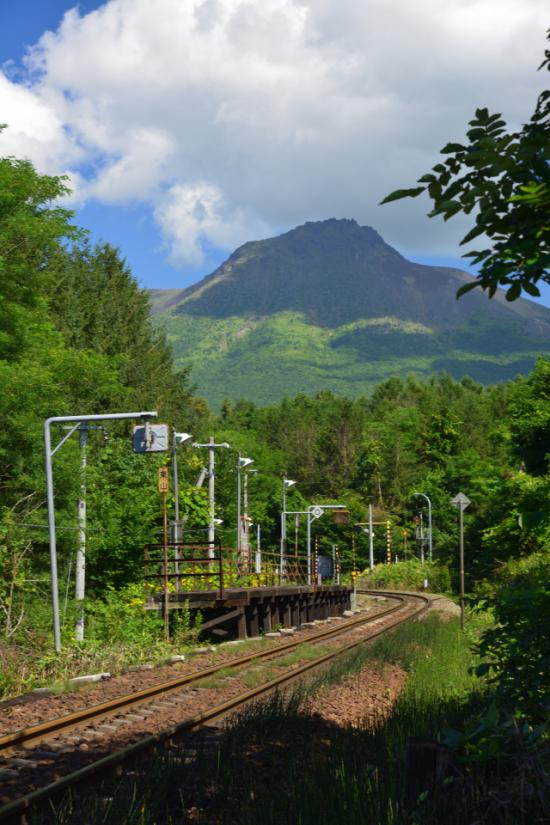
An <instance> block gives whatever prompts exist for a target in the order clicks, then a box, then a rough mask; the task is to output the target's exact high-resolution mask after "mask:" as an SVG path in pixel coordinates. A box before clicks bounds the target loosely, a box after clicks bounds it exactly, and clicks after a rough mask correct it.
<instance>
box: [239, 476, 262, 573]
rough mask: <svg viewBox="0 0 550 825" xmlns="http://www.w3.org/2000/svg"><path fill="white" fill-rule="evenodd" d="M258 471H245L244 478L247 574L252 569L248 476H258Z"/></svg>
mask: <svg viewBox="0 0 550 825" xmlns="http://www.w3.org/2000/svg"><path fill="white" fill-rule="evenodd" d="M257 473H258V471H257V470H245V471H244V478H243V517H242V521H243V525H244V530H243V531H241V532H244V533H245V537H246V546H245V553H246V567H247V572H248V568H249V567H250V526H251V524H252V521H251V520H250V519H249V517H248V476H249V475H257Z"/></svg>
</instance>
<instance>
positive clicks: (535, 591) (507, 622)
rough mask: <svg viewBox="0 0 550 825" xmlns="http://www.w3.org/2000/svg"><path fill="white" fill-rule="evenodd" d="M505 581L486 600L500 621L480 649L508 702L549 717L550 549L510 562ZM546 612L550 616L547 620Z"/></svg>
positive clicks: (483, 669)
mask: <svg viewBox="0 0 550 825" xmlns="http://www.w3.org/2000/svg"><path fill="white" fill-rule="evenodd" d="M499 577H500V581H501V584H500V586H499V587H498V588H497V589H496V590H495V592H494V595H492V596H490V597H489V598H488V599H487V602H486V605H484V606H487V607H489V608H491V610H492V612H493V615H494V619H495V624H494V626H493V627H490V628H489V629H488V630H486V631H485V632H484V633H483V635H482V637H481V640H480V642H479V645H478V650H479V653H480V654H481V656H482V657H483V658H484V659H485V662H484V663H483V664H482V665H480V667H479V669H478V670H479V672H480V673H484V672H490V673H491V674H492V680H493V681H494V682H495V684H496V685H497V690H498V695H499V697H500V699H501V700H502V702H503V703H504V705H508V706H511V707H512V708H517V709H518V710H519V711H520V712H521V713H522V714H525V715H526V716H527V717H528V718H529V719H532V720H533V719H535V720H536V719H544V717H545V715H546V714H547V713H548V709H549V708H550V641H549V638H548V626H547V620H546V619H547V617H548V616H550V553H548V552H547V553H533V554H532V555H530V556H527V557H525V558H523V559H519V560H514V561H510V562H508V564H507V565H505V566H504V567H503V568H502V569H501V571H500V576H499ZM545 617H546V619H545Z"/></svg>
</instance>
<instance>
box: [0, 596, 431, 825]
mask: <svg viewBox="0 0 550 825" xmlns="http://www.w3.org/2000/svg"><path fill="white" fill-rule="evenodd" d="M369 593H372V594H373V595H385V596H388V597H390V596H391V597H394V596H395V597H397V596H401V597H402V599H403V601H405V598H409V599H412V598H416V599H418V600H420V601H422V602H423V604H422V606H421V607H420V608H419V609H418V610H417V611H416V612H415V613H413V614H412V615H408V616H405V617H403V618H402V619H401V620H398V621H395V622H394V623H393V624H391V625H390V626H389V627H383V628H380V629H379V630H376V631H375V632H374V633H372V634H371V635H370V636H369V637H368V638H367V639H359V640H355V641H353V642H350V643H349V644H347V645H344V647H341V648H338V650H336V651H331V652H330V653H326V654H325V655H323V656H321V657H319V658H318V659H315V660H313V661H310V662H306V663H305V664H304V665H300V667H298V668H295V669H294V670H291V671H287V672H286V673H283V674H281V675H280V676H277V677H276V678H275V679H272V680H270V681H269V682H266V683H264V684H263V685H260V686H259V687H255V688H252V689H251V690H248V691H246V692H245V693H242V694H240V695H239V696H235V697H233V698H231V699H228V700H226V701H225V702H222V703H220V704H219V705H215V706H214V707H213V708H210V709H209V710H207V711H203V712H202V713H198V714H196V715H194V716H191V717H188V718H187V719H184V720H183V721H182V722H178V723H177V724H175V725H171V726H170V727H168V728H166V729H164V730H162V731H160V732H159V733H156V734H150V735H149V736H147V737H144V738H143V739H140V740H139V741H138V742H134V743H132V744H131V745H127V746H126V747H124V748H121V749H120V750H118V751H115V752H114V753H112V754H109V755H108V756H104V757H102V758H101V759H98V760H97V761H95V762H92V763H90V764H89V765H86V766H84V767H83V768H80V769H79V770H77V771H73V772H72V773H70V774H67V775H66V776H64V777H61V778H60V779H57V780H55V781H54V782H51V783H50V784H49V785H46V786H45V787H43V788H39V789H37V790H35V791H31V792H30V793H29V794H26V795H25V796H22V797H19V798H18V799H15V800H13V801H12V802H9V803H8V804H6V805H4V806H3V807H2V808H0V821H5V820H7V819H11V820H12V821H14V822H15V821H17V820H16V819H14V817H19V821H20V822H23V821H24V820H23V817H24V816H25V813H26V812H27V811H28V810H29V809H30V808H31V807H32V806H33V805H34V804H36V803H37V802H41V801H44V800H45V799H48V798H50V797H52V796H55V795H57V794H58V793H59V792H61V791H63V790H65V789H67V788H70V787H73V786H74V785H76V784H78V783H80V782H82V781H84V780H86V779H89V778H91V777H92V776H94V775H95V774H97V773H99V772H101V771H104V770H106V769H109V768H112V767H114V766H115V765H119V764H120V763H121V762H124V761H125V760H127V759H129V758H131V757H134V756H137V755H138V754H141V753H143V752H144V751H147V750H149V749H153V748H155V747H156V746H158V745H160V744H162V743H163V742H166V741H169V740H171V739H173V738H174V737H176V736H179V735H180V734H185V733H189V732H190V731H192V730H195V729H196V728H199V727H201V726H202V725H204V724H205V723H206V722H213V721H215V720H216V719H221V718H223V717H224V716H226V715H227V713H228V712H229V711H231V710H234V709H235V708H237V707H239V706H242V705H245V704H246V703H248V702H250V701H251V700H253V699H256V698H257V697H259V696H261V695H263V694H265V693H267V692H269V691H271V690H274V689H276V688H278V687H279V686H280V685H283V684H285V683H288V682H290V681H293V680H295V679H297V678H299V677H300V676H302V675H303V674H304V673H306V672H307V671H309V670H312V669H313V668H316V667H319V666H320V665H322V664H325V663H326V662H328V661H330V660H331V659H335V658H336V657H337V656H340V655H342V654H343V653H346V652H348V651H349V650H352V649H353V648H355V647H358V646H359V645H361V644H364V643H366V642H370V641H372V640H373V639H375V638H377V637H378V636H381V635H382V634H383V633H386V632H388V631H389V630H393V629H394V628H395V627H397V626H398V625H400V624H402V623H403V622H404V621H407V620H408V619H412V618H417V617H418V616H420V615H421V614H422V613H424V612H425V611H426V610H427V609H428V608H429V606H430V600H429V599H428V598H426V597H425V596H422V595H420V594H412V593H411V594H409V593H407V594H402V593H390V592H389V591H383V593H382V591H369ZM396 609H399V606H398V607H397V608H393V609H392V610H391V611H385V613H384V615H386V616H387V615H388V613H390V612H391V613H394V612H395V611H396ZM380 617H381V614H377V617H376V618H380ZM372 618H373V619H374V617H372ZM347 627H348V628H349V625H347ZM25 821H26V820H25Z"/></svg>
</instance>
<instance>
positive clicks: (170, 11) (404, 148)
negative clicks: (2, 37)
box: [0, 0, 546, 263]
mask: <svg viewBox="0 0 550 825" xmlns="http://www.w3.org/2000/svg"><path fill="white" fill-rule="evenodd" d="M545 25H546V3H544V2H543V1H542V0H417V1H416V2H415V3H414V4H411V3H410V2H409V0H393V2H391V3H388V2H387V0H369V2H368V3H366V2H365V0H344V2H342V0H185V2H182V0H155V3H151V2H150V0H110V1H109V2H107V3H105V5H104V6H102V7H100V8H99V9H97V10H96V11H94V12H91V13H89V14H87V15H85V16H83V17H80V15H79V13H78V11H76V10H73V11H71V12H69V13H68V14H66V15H65V18H64V20H63V22H62V24H61V26H60V27H59V29H58V31H57V32H54V33H52V32H48V33H46V34H45V35H44V36H43V37H42V38H41V40H40V41H39V43H38V44H36V46H35V47H34V48H33V49H32V51H31V52H30V54H29V56H28V58H27V61H26V69H27V77H26V81H25V82H26V85H21V83H15V82H11V81H10V80H8V79H7V78H6V77H4V76H2V75H1V74H0V107H1V108H0V121H2V120H4V121H7V122H9V123H10V124H11V128H10V130H9V131H8V132H7V133H6V134H7V135H9V137H6V138H4V137H3V138H1V142H0V147H2V151H3V152H5V151H6V149H5V147H6V145H7V146H8V147H9V148H8V151H11V152H13V153H15V154H24V155H27V156H29V157H30V158H31V159H32V160H33V161H35V162H36V163H37V165H38V167H39V168H41V169H43V170H44V171H48V172H51V171H65V170H67V169H69V170H73V172H74V179H75V181H76V182H77V184H78V192H77V197H78V199H79V200H80V201H83V200H85V199H87V198H93V199H96V200H99V201H101V202H108V203H121V204H123V203H126V202H127V201H128V200H134V201H142V202H146V203H148V204H150V205H151V206H152V207H153V208H154V210H155V216H156V220H157V222H158V225H159V228H160V230H161V232H162V234H163V237H164V240H165V242H166V245H167V247H168V248H169V250H170V255H171V257H172V259H173V260H177V261H182V262H189V261H193V262H195V263H196V262H199V261H200V258H201V242H202V240H203V239H207V240H208V241H209V242H210V243H213V244H216V245H218V246H222V247H226V248H228V249H231V248H232V247H234V246H235V245H236V244H237V243H240V242H242V241H243V240H245V239H247V238H253V237H255V236H257V235H258V234H262V235H266V234H269V232H270V231H276V230H278V229H281V228H285V227H290V226H292V225H295V224H296V223H300V222H302V221H304V220H308V219H319V218H324V217H329V216H333V215H336V216H347V217H355V218H357V219H358V220H359V221H361V222H364V223H370V224H371V225H373V226H375V227H376V228H377V229H378V230H379V231H380V232H381V233H382V235H384V236H385V237H386V238H387V240H388V241H390V242H392V243H394V244H397V245H399V246H400V247H401V248H404V249H409V250H411V251H412V250H416V251H424V252H440V253H443V252H446V253H448V254H453V253H455V252H456V248H455V246H454V245H455V244H456V240H457V238H459V237H460V229H461V227H460V225H457V223H456V222H451V223H450V224H448V225H445V226H443V225H440V224H437V223H436V222H434V221H428V220H427V219H426V218H425V211H426V209H424V210H423V209H422V205H421V204H420V203H419V202H413V203H404V204H397V205H394V206H391V207H390V206H388V207H384V208H379V207H378V206H377V204H378V202H379V201H380V199H381V198H382V197H383V195H384V194H386V193H387V192H389V191H391V190H392V189H393V188H396V187H397V186H402V185H409V184H412V183H413V182H414V180H415V177H416V176H417V175H418V174H420V173H422V172H424V171H426V170H427V168H429V166H431V165H432V163H433V162H435V158H436V155H437V151H438V149H439V148H440V147H441V146H442V145H443V143H445V142H446V141H447V140H450V139H455V138H460V137H461V136H462V135H463V132H464V127H465V124H466V123H467V121H468V119H469V118H470V116H471V114H472V113H473V110H474V109H475V107H476V106H478V105H487V106H489V108H490V109H492V110H496V111H503V112H504V113H505V114H506V115H507V116H508V118H509V119H510V120H512V121H514V122H516V123H517V122H521V121H522V119H525V118H527V117H528V116H529V114H530V112H531V111H532V108H533V105H534V101H535V98H536V95H537V92H538V91H539V90H540V88H542V86H543V81H544V78H543V77H542V75H538V76H537V74H536V66H537V65H538V63H539V62H540V59H541V57H542V53H543V50H544V42H545V41H544V32H545ZM6 141H7V143H6ZM199 204H200V207H199V206H198V205H199Z"/></svg>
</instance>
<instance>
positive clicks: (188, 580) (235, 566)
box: [144, 542, 340, 603]
mask: <svg viewBox="0 0 550 825" xmlns="http://www.w3.org/2000/svg"><path fill="white" fill-rule="evenodd" d="M208 553H209V547H208V545H204V544H184V543H177V542H171V543H169V544H166V545H164V544H150V545H148V546H147V547H146V549H145V558H144V586H145V599H146V601H157V600H162V601H164V602H165V603H167V602H168V601H170V602H174V601H183V600H184V598H185V595H186V594H188V593H192V592H193V593H195V592H201V591H215V592H216V594H217V597H218V598H220V599H221V598H223V594H224V591H225V590H227V589H231V588H244V587H279V586H294V587H296V586H299V585H306V584H307V579H308V573H307V560H306V558H305V557H301V556H299V555H298V556H297V555H295V554H293V555H285V556H283V558H282V564H281V555H280V553H279V552H276V553H275V552H269V551H262V553H261V555H260V554H257V555H256V557H255V558H253V559H243V558H242V557H241V558H239V556H238V554H237V551H236V550H235V549H233V548H224V547H221V546H219V545H218V546H216V547H215V551H214V553H215V554H214V557H212V556H211V555H209V554H208ZM323 582H324V583H325V584H327V583H333V584H339V583H340V560H339V556H338V554H337V555H336V559H335V563H334V565H333V570H332V576H331V577H328V578H327V577H325V578H324V579H323V578H321V575H320V571H319V567H318V563H317V554H315V556H314V558H313V584H314V585H320V584H322V583H323Z"/></svg>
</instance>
